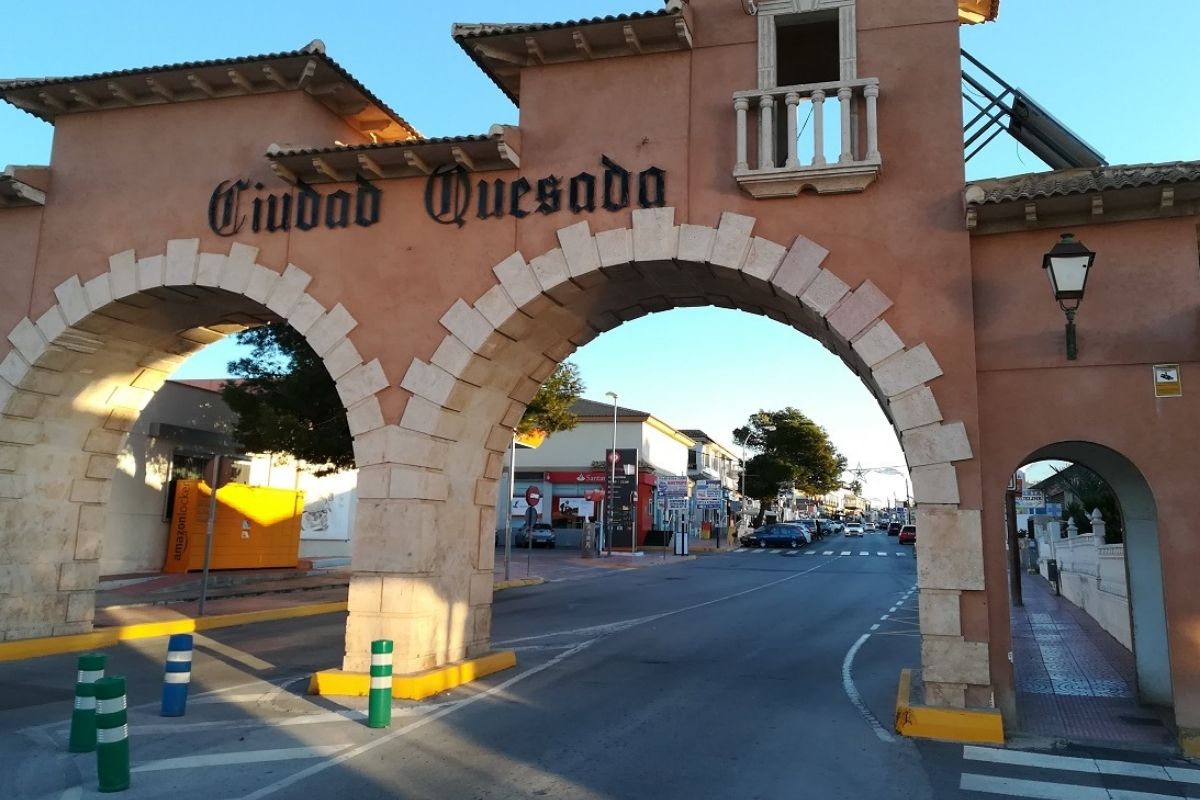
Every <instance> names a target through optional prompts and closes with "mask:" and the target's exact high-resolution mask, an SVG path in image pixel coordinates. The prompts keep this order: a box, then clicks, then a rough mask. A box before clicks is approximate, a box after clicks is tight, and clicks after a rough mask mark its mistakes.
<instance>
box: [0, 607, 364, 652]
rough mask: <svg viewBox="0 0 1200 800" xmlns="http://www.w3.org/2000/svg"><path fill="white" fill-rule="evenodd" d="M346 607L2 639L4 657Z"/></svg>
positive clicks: (187, 619) (278, 610) (216, 616)
mask: <svg viewBox="0 0 1200 800" xmlns="http://www.w3.org/2000/svg"><path fill="white" fill-rule="evenodd" d="M345 610H346V601H345V600H342V601H340V602H336V603H312V604H309V605H304V606H291V607H289V608H271V609H266V610H263V611H242V612H239V613H236V614H214V615H213V616H211V617H199V618H195V619H193V618H190V617H185V618H183V619H173V620H167V621H164V622H139V623H137V624H135V625H120V626H115V627H112V628H102V629H101V630H98V631H92V632H91V633H77V634H72V635H70V636H46V637H43V638H40V639H19V640H17V641H13V642H2V643H0V661H19V660H21V659H26V658H38V657H40V656H52V655H60V654H62V653H80V652H83V651H85V650H95V649H97V648H101V647H112V646H113V645H116V644H120V643H121V642H128V641H132V640H134V639H154V638H157V637H160V636H170V635H171V634H173V633H193V632H196V631H208V630H214V629H216V628H231V627H233V626H235V625H249V624H251V623H254V622H274V621H276V620H281V619H295V618H297V617H312V616H316V615H318V614H334V613H337V612H339V611H345Z"/></svg>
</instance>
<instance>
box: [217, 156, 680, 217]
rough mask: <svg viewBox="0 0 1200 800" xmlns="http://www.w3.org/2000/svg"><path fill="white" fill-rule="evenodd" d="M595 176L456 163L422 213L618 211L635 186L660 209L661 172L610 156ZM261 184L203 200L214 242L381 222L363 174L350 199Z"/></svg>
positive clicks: (434, 183) (377, 196) (222, 187)
mask: <svg viewBox="0 0 1200 800" xmlns="http://www.w3.org/2000/svg"><path fill="white" fill-rule="evenodd" d="M600 165H601V166H602V167H603V168H604V170H603V172H601V173H600V175H598V176H597V175H594V174H593V173H591V172H581V173H579V174H578V175H575V176H573V177H571V178H563V177H560V176H558V175H548V176H547V177H545V178H539V179H538V180H537V181H536V182H530V180H529V179H528V178H524V177H521V178H516V179H515V180H512V181H506V180H505V179H503V178H494V179H492V180H479V181H476V182H472V179H471V176H470V174H469V173H468V172H467V170H466V169H465V168H464V167H463V166H462V165H460V164H447V165H444V166H441V167H438V168H437V169H435V170H434V171H433V172H432V173H431V174H430V175H429V178H428V179H427V181H426V184H425V211H426V212H427V213H428V214H429V216H430V218H431V219H433V220H434V221H435V222H439V223H441V224H443V225H457V226H458V227H460V228H461V227H462V226H463V225H464V224H466V220H467V218H468V216H474V217H475V218H477V219H498V218H500V217H505V216H511V217H513V218H515V219H521V218H522V217H527V216H529V215H530V214H535V213H536V214H554V213H557V212H559V211H561V210H563V208H564V207H565V208H567V209H569V210H570V211H571V213H573V214H582V213H585V212H593V211H595V210H596V209H597V208H602V209H604V210H605V211H620V210H622V209H624V208H628V207H629V206H630V204H631V203H632V202H633V199H632V194H633V192H634V190H635V188H636V191H637V204H638V206H639V207H640V208H662V207H663V205H664V204H665V203H666V195H667V187H666V178H667V174H666V171H665V170H662V169H660V168H658V167H647V168H646V169H644V170H642V171H641V172H639V173H638V174H637V175H636V176H635V175H634V174H633V173H631V172H630V171H629V170H627V169H625V168H624V167H622V166H621V165H620V164H618V163H617V162H615V161H613V160H612V159H611V158H609V157H608V156H601V157H600ZM265 188H266V187H265V186H264V185H263V183H262V182H261V181H254V182H251V181H249V180H245V179H237V180H226V181H221V183H219V184H217V187H216V188H215V189H213V193H212V195H211V196H210V197H209V200H208V227H209V229H211V230H212V232H213V233H215V234H217V235H218V236H233V235H234V234H237V233H239V232H240V231H241V230H242V229H243V228H244V227H245V226H246V223H247V222H249V223H250V230H251V232H253V233H261V232H266V233H275V232H276V231H290V230H292V229H295V230H299V231H308V230H312V229H313V228H317V227H325V228H328V229H330V230H335V229H337V228H348V227H350V226H351V225H354V226H356V227H360V228H368V227H370V226H372V225H374V224H375V223H376V222H378V221H379V214H380V208H381V206H382V204H383V192H382V191H381V190H380V189H379V188H378V187H377V186H375V185H374V184H373V183H371V182H370V181H368V180H366V179H365V178H363V177H362V176H359V177H357V178H356V179H355V189H354V192H353V193H351V192H349V191H347V190H346V189H338V190H336V191H333V192H329V193H327V194H322V193H321V192H319V191H317V190H316V189H314V188H313V187H312V186H309V185H308V184H307V183H304V182H303V181H301V182H299V183H297V184H296V187H295V190H294V194H293V191H291V190H289V191H285V192H281V193H278V194H277V193H273V192H271V193H265V192H264V191H263V190H264V189H265Z"/></svg>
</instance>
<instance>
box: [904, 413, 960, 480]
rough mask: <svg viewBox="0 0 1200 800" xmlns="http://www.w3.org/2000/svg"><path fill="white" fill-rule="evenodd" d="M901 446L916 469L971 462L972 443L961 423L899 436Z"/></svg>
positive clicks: (913, 430) (929, 426)
mask: <svg viewBox="0 0 1200 800" xmlns="http://www.w3.org/2000/svg"><path fill="white" fill-rule="evenodd" d="M900 442H901V445H902V446H903V447H904V454H905V456H907V458H908V465H909V467H910V468H913V469H915V468H917V467H925V466H929V465H930V464H941V463H947V462H951V461H966V460H967V459H969V458H971V442H970V440H969V439H968V438H967V428H966V426H965V425H964V424H963V423H961V422H949V423H946V424H944V425H939V424H936V423H935V424H933V425H926V426H924V427H922V428H913V429H912V430H909V431H905V432H904V433H902V434H900Z"/></svg>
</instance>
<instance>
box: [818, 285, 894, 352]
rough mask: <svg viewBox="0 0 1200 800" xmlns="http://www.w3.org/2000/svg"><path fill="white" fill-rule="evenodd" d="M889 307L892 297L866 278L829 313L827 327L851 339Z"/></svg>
mask: <svg viewBox="0 0 1200 800" xmlns="http://www.w3.org/2000/svg"><path fill="white" fill-rule="evenodd" d="M891 307H892V299H891V298H890V297H888V296H887V295H886V294H884V293H883V292H882V291H881V290H880V288H879V287H878V286H876V285H875V284H874V283H872V282H871V281H869V280H866V281H863V282H862V283H861V284H860V285H859V287H858V288H857V289H855V290H854V291H853V292H852V293H851V294H850V296H849V297H846V298H845V299H843V300H842V302H841V303H840V304H838V307H837V308H835V309H833V311H831V312H830V313H829V316H828V317H827V319H828V320H829V327H831V328H833V330H834V331H835V332H837V333H838V334H839V335H840V336H842V338H844V339H853V338H854V337H855V336H857V335H858V334H860V333H862V332H863V331H864V330H866V328H867V326H868V325H870V324H871V323H872V322H874V321H875V320H877V319H878V318H879V317H880V316H881V315H882V314H883V312H885V311H887V310H888V309H889V308H891Z"/></svg>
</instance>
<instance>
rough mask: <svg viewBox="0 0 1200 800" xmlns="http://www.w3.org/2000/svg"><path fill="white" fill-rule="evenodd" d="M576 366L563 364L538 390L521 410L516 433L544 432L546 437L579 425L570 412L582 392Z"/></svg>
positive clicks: (582, 386)
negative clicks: (523, 410)
mask: <svg viewBox="0 0 1200 800" xmlns="http://www.w3.org/2000/svg"><path fill="white" fill-rule="evenodd" d="M584 388H585V387H584V385H583V380H582V379H581V378H580V377H579V367H577V366H575V365H574V364H572V363H571V362H570V361H564V362H562V363H561V364H559V365H558V366H557V367H555V368H554V372H553V373H552V374H551V375H550V377H549V378H547V379H546V382H545V383H543V384H542V385H541V388H539V389H538V391H537V394H535V395H534V396H533V400H531V401H529V406H528V407H527V408H526V409H525V415H524V416H522V417H521V421H520V422H519V423H517V433H522V434H524V433H530V432H532V431H545V432H546V433H547V434H551V433H557V432H558V431H569V430H571V429H572V428H574V427H575V426H576V425H578V424H579V417H577V416H575V415H574V414H572V413H571V406H572V405H574V404H575V401H576V400H578V399H579V396H580V395H581V394H583V391H584Z"/></svg>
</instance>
